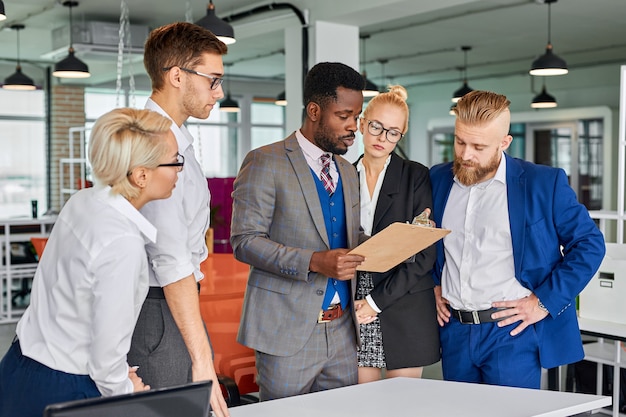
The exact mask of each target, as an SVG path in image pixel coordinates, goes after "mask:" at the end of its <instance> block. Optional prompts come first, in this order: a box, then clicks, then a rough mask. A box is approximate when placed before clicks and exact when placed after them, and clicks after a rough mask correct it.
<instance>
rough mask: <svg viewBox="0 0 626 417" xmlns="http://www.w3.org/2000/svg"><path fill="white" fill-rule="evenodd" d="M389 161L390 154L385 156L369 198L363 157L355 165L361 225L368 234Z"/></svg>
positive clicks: (371, 226)
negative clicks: (358, 185)
mask: <svg viewBox="0 0 626 417" xmlns="http://www.w3.org/2000/svg"><path fill="white" fill-rule="evenodd" d="M389 162H391V154H390V155H389V156H388V157H387V160H386V161H385V166H384V167H383V170H382V171H381V172H380V174H378V179H377V180H376V186H375V187H374V192H373V193H372V197H371V198H370V191H369V188H367V176H366V174H365V166H363V158H361V159H359V162H358V163H357V166H356V169H357V171H358V173H359V181H360V183H361V227H362V228H363V230H364V231H365V234H366V235H368V236H371V235H372V228H373V227H374V212H375V211H376V204H378V195H379V194H380V189H381V188H382V186H383V180H384V179H385V173H386V172H387V167H388V166H389Z"/></svg>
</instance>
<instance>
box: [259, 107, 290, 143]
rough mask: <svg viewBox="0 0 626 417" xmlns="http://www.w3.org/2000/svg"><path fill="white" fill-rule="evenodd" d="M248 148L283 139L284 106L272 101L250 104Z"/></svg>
mask: <svg viewBox="0 0 626 417" xmlns="http://www.w3.org/2000/svg"><path fill="white" fill-rule="evenodd" d="M250 122H251V129H250V138H251V140H250V149H256V148H259V147H261V146H263V145H267V144H270V143H273V142H278V141H279V140H283V139H284V138H285V136H286V134H285V107H283V106H277V105H276V104H274V103H273V102H253V103H252V105H251V106H250Z"/></svg>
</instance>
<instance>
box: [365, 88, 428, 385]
mask: <svg viewBox="0 0 626 417" xmlns="http://www.w3.org/2000/svg"><path fill="white" fill-rule="evenodd" d="M406 98H407V93H406V90H405V89H404V87H402V86H391V87H389V91H388V92H386V93H382V94H379V95H378V96H376V97H374V98H372V100H371V101H370V102H369V104H368V106H367V108H366V109H365V111H364V112H363V117H362V118H361V122H360V127H359V128H360V131H361V133H362V134H363V144H364V148H365V153H364V155H362V156H361V157H360V158H359V160H358V161H357V162H356V163H355V166H356V168H357V171H358V173H359V180H360V185H361V225H362V226H363V228H364V230H365V231H366V233H367V234H370V235H373V234H375V233H377V232H379V231H380V230H382V229H384V228H385V227H387V226H388V225H390V224H391V223H394V222H403V223H404V222H411V221H412V220H413V219H414V217H415V216H418V215H419V214H420V213H422V212H423V211H424V210H427V214H429V213H430V208H431V207H432V197H431V186H430V177H429V174H428V168H426V167H425V166H423V165H421V164H419V163H417V162H413V161H407V160H405V159H403V158H401V157H400V156H398V155H396V154H395V153H394V152H393V151H394V149H395V147H396V144H397V142H398V141H400V140H401V139H402V138H403V136H404V133H405V132H406V131H407V127H408V117H409V109H408V106H407V104H406ZM435 256H436V253H435V247H434V246H431V247H429V248H427V249H425V250H423V251H422V252H420V253H418V254H417V255H416V256H415V257H414V260H408V261H406V262H403V263H401V264H400V265H398V266H396V267H395V268H393V269H391V270H389V271H387V272H385V273H370V272H359V275H358V281H357V282H358V285H357V293H356V297H355V298H356V301H355V309H356V313H357V318H358V319H359V323H361V325H360V327H361V329H360V331H361V344H362V346H361V348H360V349H359V351H358V359H359V382H360V383H362V382H369V381H373V380H377V379H380V378H381V377H382V370H383V369H386V375H387V377H394V376H408V377H416V378H419V377H421V375H422V367H423V366H425V365H430V364H432V363H435V362H437V361H438V360H439V357H440V356H439V327H438V326H437V317H436V309H435V298H434V293H433V287H434V283H433V280H432V277H431V269H432V268H433V265H434V262H435Z"/></svg>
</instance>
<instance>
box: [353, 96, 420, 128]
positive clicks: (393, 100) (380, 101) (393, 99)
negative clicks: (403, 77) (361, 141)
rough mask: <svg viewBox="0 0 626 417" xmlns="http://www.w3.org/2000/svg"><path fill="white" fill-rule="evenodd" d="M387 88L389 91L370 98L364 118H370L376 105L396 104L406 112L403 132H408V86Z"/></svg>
mask: <svg viewBox="0 0 626 417" xmlns="http://www.w3.org/2000/svg"><path fill="white" fill-rule="evenodd" d="M387 89H388V91H386V92H384V93H380V94H378V95H377V96H375V97H373V98H372V99H371V100H370V102H369V103H368V104H367V107H366V108H365V110H364V111H363V118H365V119H368V120H369V119H370V117H369V115H370V113H371V112H373V111H374V110H375V109H376V107H379V106H384V105H385V104H390V105H392V106H396V107H398V108H400V109H401V110H402V112H403V113H404V127H403V129H402V133H406V131H407V129H408V128H409V106H408V105H407V104H406V100H407V98H409V95H408V94H407V92H406V88H404V87H402V86H401V85H390V86H389V87H387Z"/></svg>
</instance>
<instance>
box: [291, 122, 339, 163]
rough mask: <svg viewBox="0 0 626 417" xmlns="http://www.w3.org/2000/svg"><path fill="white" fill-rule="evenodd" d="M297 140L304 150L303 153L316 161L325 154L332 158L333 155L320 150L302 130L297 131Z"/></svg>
mask: <svg viewBox="0 0 626 417" xmlns="http://www.w3.org/2000/svg"><path fill="white" fill-rule="evenodd" d="M296 139H297V140H298V145H300V147H301V148H302V152H304V153H305V154H306V155H308V156H309V158H311V159H312V160H314V161H317V160H319V159H320V156H322V155H323V154H326V155H329V156H330V157H332V156H333V155H332V154H331V153H328V152H324V151H323V150H321V149H320V148H318V147H317V146H316V145H315V144H314V143H313V142H311V141H310V140H308V139H307V138H305V137H304V135H303V134H302V132H301V131H300V129H298V130H296Z"/></svg>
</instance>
